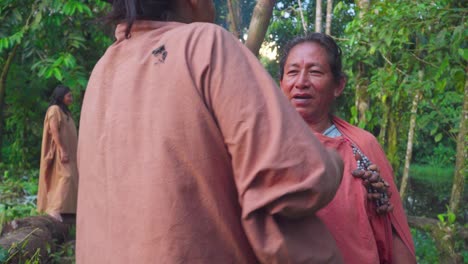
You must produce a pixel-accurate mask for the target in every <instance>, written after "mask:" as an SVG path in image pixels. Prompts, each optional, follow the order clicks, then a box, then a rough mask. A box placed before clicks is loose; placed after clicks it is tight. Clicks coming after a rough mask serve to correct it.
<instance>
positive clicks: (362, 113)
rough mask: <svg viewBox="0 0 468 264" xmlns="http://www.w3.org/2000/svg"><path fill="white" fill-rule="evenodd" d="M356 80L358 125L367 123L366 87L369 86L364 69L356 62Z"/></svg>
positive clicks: (367, 103) (367, 98)
mask: <svg viewBox="0 0 468 264" xmlns="http://www.w3.org/2000/svg"><path fill="white" fill-rule="evenodd" d="M357 76H358V79H357V83H356V110H357V111H358V123H361V124H365V123H366V122H367V118H366V112H367V110H368V109H369V102H368V101H369V95H368V93H367V87H368V86H369V83H368V80H367V76H366V69H365V66H364V63H363V62H358V75H357Z"/></svg>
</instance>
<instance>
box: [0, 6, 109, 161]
mask: <svg viewBox="0 0 468 264" xmlns="http://www.w3.org/2000/svg"><path fill="white" fill-rule="evenodd" d="M109 8H110V5H109V4H106V3H105V2H104V1H100V0H92V1H85V0H73V1H59V0H46V1H37V0H20V1H12V0H5V1H2V2H1V3H0V19H2V31H1V32H0V62H2V63H1V64H0V66H1V68H2V70H3V71H5V70H6V69H9V71H8V72H5V73H7V79H6V82H5V84H6V92H5V94H6V98H5V103H6V107H5V109H4V110H5V113H4V115H3V117H4V119H2V116H1V115H0V122H2V123H3V124H4V131H3V133H2V134H1V135H0V137H1V138H0V139H1V140H0V142H2V141H3V146H0V147H1V153H0V154H1V156H0V161H4V162H6V163H9V164H15V165H16V166H17V167H37V166H38V163H39V162H38V160H39V153H40V142H41V140H40V139H41V136H42V120H43V118H44V114H45V112H46V110H47V105H48V101H49V99H48V97H49V96H50V94H51V92H52V90H53V89H54V88H55V86H56V85H57V84H59V83H62V84H64V85H67V86H69V87H70V88H71V89H72V91H73V94H74V98H75V105H73V106H72V109H71V110H72V113H73V114H74V117H75V119H76V120H78V119H79V109H80V108H81V107H80V105H81V100H82V95H83V91H84V89H85V87H86V85H87V81H88V77H89V74H90V72H91V70H92V68H93V67H94V64H95V62H96V61H97V59H98V58H99V57H100V56H101V55H102V53H103V52H104V50H105V48H106V47H107V46H108V45H109V44H110V43H111V42H112V40H111V38H110V35H109V34H108V32H109V30H108V29H107V28H106V27H103V26H102V25H101V24H100V23H96V18H97V17H100V16H102V14H103V13H104V12H106V11H107V10H109ZM15 45H16V46H17V47H18V49H17V50H16V53H13V52H14V51H15V50H14V49H13V47H14V46H15ZM12 54H14V55H15V56H14V59H13V61H12V64H11V65H5V64H4V62H5V61H6V60H5V58H6V57H8V56H9V55H12ZM6 66H10V67H9V68H8V67H6ZM1 103H3V102H0V104H1Z"/></svg>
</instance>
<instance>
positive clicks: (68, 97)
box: [63, 92, 73, 106]
mask: <svg viewBox="0 0 468 264" xmlns="http://www.w3.org/2000/svg"><path fill="white" fill-rule="evenodd" d="M63 103H64V104H65V105H66V106H69V105H71V104H72V103H73V95H72V94H71V92H68V93H66V94H65V95H64V96H63Z"/></svg>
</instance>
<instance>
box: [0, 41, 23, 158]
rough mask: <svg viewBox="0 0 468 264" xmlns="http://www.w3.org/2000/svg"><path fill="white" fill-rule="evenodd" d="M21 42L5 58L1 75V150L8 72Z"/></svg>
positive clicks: (0, 147) (0, 145) (0, 146)
mask: <svg viewBox="0 0 468 264" xmlns="http://www.w3.org/2000/svg"><path fill="white" fill-rule="evenodd" d="M18 47H19V44H16V45H15V46H14V47H13V49H12V50H11V51H10V53H9V54H8V57H7V59H6V60H5V64H4V65H3V67H2V73H1V75H0V150H1V149H2V145H3V134H4V133H3V123H4V120H3V119H4V118H3V109H4V105H5V94H6V80H7V77H8V72H9V71H10V68H11V64H12V63H13V58H14V57H15V55H16V52H17V50H18ZM0 162H2V155H1V153H0Z"/></svg>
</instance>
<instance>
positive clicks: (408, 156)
mask: <svg viewBox="0 0 468 264" xmlns="http://www.w3.org/2000/svg"><path fill="white" fill-rule="evenodd" d="M423 77H424V72H423V71H421V70H420V71H419V81H420V83H421V82H422V81H423ZM420 96H421V94H420V92H419V91H416V94H415V95H414V98H413V105H412V106H411V116H410V125H409V129H408V144H407V145H406V156H405V166H404V168H403V176H402V178H401V185H400V196H401V199H402V200H403V199H404V198H405V191H406V186H407V184H408V177H409V168H410V164H411V157H412V155H413V138H414V130H415V127H416V115H417V112H418V104H419V100H420Z"/></svg>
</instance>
